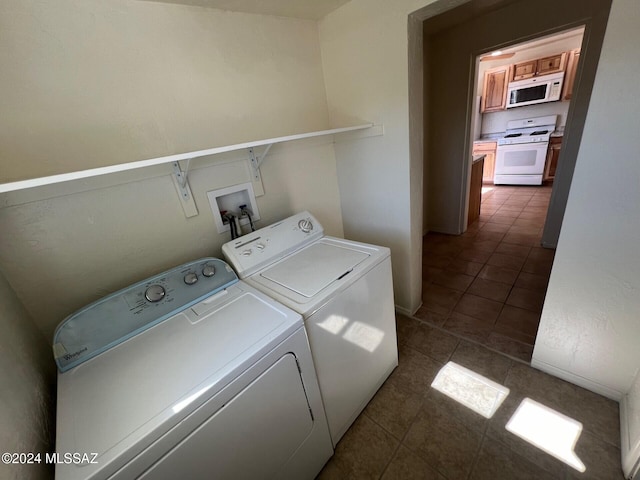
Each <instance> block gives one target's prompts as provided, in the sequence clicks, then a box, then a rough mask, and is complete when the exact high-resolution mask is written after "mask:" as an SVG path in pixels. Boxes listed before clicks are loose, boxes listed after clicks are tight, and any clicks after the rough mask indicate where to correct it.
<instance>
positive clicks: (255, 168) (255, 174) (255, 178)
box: [248, 143, 273, 196]
mask: <svg viewBox="0 0 640 480" xmlns="http://www.w3.org/2000/svg"><path fill="white" fill-rule="evenodd" d="M272 146H273V143H270V144H269V145H267V148H266V149H265V150H264V152H262V155H256V152H255V150H254V149H253V147H249V149H248V152H249V163H250V164H251V181H252V182H253V185H254V190H255V193H256V196H259V195H264V187H263V185H262V175H261V174H260V165H261V164H262V162H263V161H264V157H266V156H267V152H269V149H270V148H271V147H272Z"/></svg>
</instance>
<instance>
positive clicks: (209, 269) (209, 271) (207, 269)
mask: <svg viewBox="0 0 640 480" xmlns="http://www.w3.org/2000/svg"><path fill="white" fill-rule="evenodd" d="M215 273H216V267H214V266H213V265H205V266H204V267H203V268H202V274H203V275H204V276H205V277H207V278H208V277H213V276H214V275H215Z"/></svg>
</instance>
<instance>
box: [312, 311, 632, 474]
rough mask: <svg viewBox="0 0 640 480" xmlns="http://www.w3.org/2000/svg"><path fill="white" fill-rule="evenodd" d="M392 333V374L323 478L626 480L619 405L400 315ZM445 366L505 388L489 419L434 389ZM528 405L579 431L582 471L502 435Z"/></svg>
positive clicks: (348, 435)
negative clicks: (395, 360)
mask: <svg viewBox="0 0 640 480" xmlns="http://www.w3.org/2000/svg"><path fill="white" fill-rule="evenodd" d="M397 327H398V342H399V352H400V355H399V366H398V368H396V370H395V371H394V372H393V373H392V374H391V376H390V377H389V379H388V380H387V381H386V382H385V384H384V385H383V386H382V388H381V389H380V390H379V391H378V393H377V394H376V395H375V397H374V398H373V399H372V400H371V402H370V403H369V405H368V406H367V407H366V409H365V410H364V412H363V413H362V414H361V415H360V417H358V419H357V420H356V422H355V423H354V424H353V425H352V426H351V428H350V429H349V430H348V431H347V433H346V434H345V436H344V437H343V438H342V440H341V441H340V442H339V444H338V445H337V448H336V452H335V454H334V456H333V457H332V458H331V460H330V461H329V462H328V463H327V465H326V466H325V468H324V469H323V471H322V472H321V473H320V475H319V476H318V478H319V479H321V480H332V479H340V480H344V479H380V478H381V479H384V480H391V479H402V480H410V479H428V480H463V479H469V480H520V479H527V480H544V479H563V480H569V479H585V480H586V479H593V480H614V479H615V480H621V479H622V478H623V476H622V472H621V470H620V432H619V419H618V404H617V403H616V402H614V401H611V400H608V399H606V398H604V397H601V396H599V395H596V394H594V393H592V392H589V391H587V390H584V389H582V388H580V387H577V386H575V385H572V384H570V383H567V382H564V381H562V380H559V379H557V378H555V377H552V376H549V375H547V374H545V373H542V372H540V371H538V370H535V369H533V368H531V367H530V366H528V365H526V364H525V363H524V362H521V361H518V360H514V359H511V358H509V357H507V356H505V355H502V354H499V353H497V352H494V351H492V350H489V349H488V348H486V347H484V346H482V345H480V344H477V343H473V342H471V341H467V340H465V339H461V338H460V337H458V336H455V335H452V334H450V333H448V332H446V331H444V330H442V329H441V328H439V327H435V326H433V325H431V324H429V323H426V322H424V321H422V320H419V319H417V318H408V317H403V316H398V317H397ZM448 361H453V362H456V363H457V364H459V365H462V366H464V367H466V368H468V369H471V370H474V371H475V372H477V373H479V374H481V375H483V376H485V377H487V378H489V379H490V380H493V381H495V382H498V383H500V384H502V385H504V386H506V387H507V388H509V390H510V392H509V395H508V396H507V398H506V400H505V401H504V403H503V404H502V405H501V406H500V408H499V409H498V410H497V412H496V414H495V415H494V416H493V417H492V418H490V419H486V418H484V417H482V416H481V415H479V414H476V413H474V412H473V411H472V410H469V409H467V408H466V407H464V406H463V405H462V404H460V403H458V402H456V401H454V400H452V399H450V398H449V397H447V396H445V395H443V394H442V393H440V392H439V391H437V390H435V389H433V388H432V387H431V382H432V381H433V379H434V378H435V376H436V374H437V373H438V372H439V370H440V369H441V368H442V367H443V366H444V364H445V363H446V362H448ZM527 397H528V398H531V399H533V400H535V401H537V402H540V403H542V404H544V405H546V406H548V407H550V408H553V409H554V410H556V411H558V412H560V413H562V414H564V415H567V416H569V417H571V418H573V419H575V420H578V421H579V422H581V423H582V424H583V431H582V433H581V435H580V437H579V439H578V442H577V444H576V447H575V452H576V454H577V455H578V457H579V458H580V459H581V460H582V462H584V464H585V466H586V471H585V472H584V473H580V472H578V471H577V470H574V469H573V468H571V467H569V466H567V465H565V464H564V463H562V462H560V461H559V460H556V459H555V458H554V457H552V456H550V455H548V454H546V453H544V452H543V451H542V450H539V449H538V448H536V447H534V446H532V445H530V444H529V443H527V442H525V441H524V440H521V439H520V438H519V437H516V436H515V435H513V434H512V433H510V432H509V431H507V430H506V429H505V425H506V423H507V421H508V420H509V418H510V417H511V416H512V414H513V413H514V411H515V410H516V408H517V407H518V405H519V404H520V402H521V401H522V400H523V399H524V398H527Z"/></svg>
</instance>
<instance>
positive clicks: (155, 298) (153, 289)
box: [144, 285, 167, 303]
mask: <svg viewBox="0 0 640 480" xmlns="http://www.w3.org/2000/svg"><path fill="white" fill-rule="evenodd" d="M166 294H167V292H166V291H165V289H164V287H163V286H162V285H151V286H150V287H149V288H147V289H146V290H145V292H144V298H146V299H147V300H148V301H150V302H151V303H156V302H159V301H160V300H162V299H163V298H164V297H165V295H166Z"/></svg>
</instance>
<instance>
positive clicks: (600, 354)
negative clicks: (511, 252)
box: [533, 0, 640, 398]
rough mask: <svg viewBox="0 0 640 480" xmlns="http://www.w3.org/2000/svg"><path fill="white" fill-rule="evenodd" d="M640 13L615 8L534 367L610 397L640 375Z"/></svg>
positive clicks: (620, 4) (631, 6)
mask: <svg viewBox="0 0 640 480" xmlns="http://www.w3.org/2000/svg"><path fill="white" fill-rule="evenodd" d="M639 24H640V7H639V5H638V2H637V1H635V0H613V4H612V7H611V13H610V16H609V22H608V24H607V31H606V35H605V39H604V44H603V46H602V55H601V57H600V63H599V65H598V70H597V74H596V79H595V83H594V86H593V93H592V95H591V102H590V104H589V112H588V114H587V119H586V123H585V127H584V133H583V136H582V143H581V145H580V152H579V154H578V159H577V163H576V167H575V172H574V175H573V182H572V184H571V191H570V194H569V200H568V203H567V210H566V214H565V217H564V222H563V224H562V231H561V233H560V239H559V243H558V249H557V252H556V257H555V262H554V266H553V271H552V272H551V279H550V281H549V288H548V291H547V296H546V300H545V306H544V310H543V312H542V320H541V323H540V329H539V330H538V337H537V340H536V346H535V350H534V352H533V362H534V365H535V366H537V367H540V368H542V369H544V370H546V371H548V372H551V373H553V374H556V375H558V376H561V377H563V378H565V379H568V380H570V381H572V382H574V383H577V384H579V385H582V386H585V387H586V388H590V389H592V390H594V391H597V392H599V393H603V394H605V395H608V396H610V397H612V398H620V396H621V395H622V394H623V393H625V392H626V391H627V390H629V388H630V386H631V385H632V382H633V380H634V378H635V376H636V374H637V372H638V370H639V369H640V348H638V339H640V321H639V319H638V312H640V256H639V253H638V239H639V238H640V188H638V185H639V179H640V162H638V151H639V150H640V139H639V137H638V124H637V112H638V110H639V109H640V100H639V99H638V95H637V94H636V88H635V84H636V82H634V81H633V79H637V78H638V77H639V76H640V63H639V62H638V61H637V59H638V48H637V47H638V44H639V42H640V30H638V28H637V27H638V25H639Z"/></svg>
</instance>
